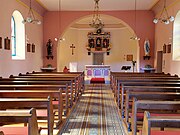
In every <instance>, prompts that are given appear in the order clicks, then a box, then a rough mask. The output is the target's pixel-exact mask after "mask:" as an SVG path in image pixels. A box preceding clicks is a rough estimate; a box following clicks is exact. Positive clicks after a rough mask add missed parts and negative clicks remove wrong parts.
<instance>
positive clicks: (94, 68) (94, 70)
mask: <svg viewBox="0 0 180 135" xmlns="http://www.w3.org/2000/svg"><path fill="white" fill-rule="evenodd" d="M91 78H104V79H105V83H106V84H109V83H110V65H86V66H85V83H86V84H90V80H91Z"/></svg>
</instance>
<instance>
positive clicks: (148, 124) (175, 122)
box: [140, 111, 180, 135]
mask: <svg viewBox="0 0 180 135" xmlns="http://www.w3.org/2000/svg"><path fill="white" fill-rule="evenodd" d="M152 127H160V128H162V127H168V128H169V127H170V128H178V129H180V116H151V115H150V113H149V112H148V111H145V112H144V120H143V128H142V133H141V134H140V135H164V134H166V135H179V134H180V130H178V131H177V130H175V131H173V130H171V131H168V130H166V131H158V130H153V129H151V128H152Z"/></svg>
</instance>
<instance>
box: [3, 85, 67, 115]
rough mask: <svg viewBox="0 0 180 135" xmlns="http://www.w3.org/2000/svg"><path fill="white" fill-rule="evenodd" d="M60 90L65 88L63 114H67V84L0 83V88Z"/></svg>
mask: <svg viewBox="0 0 180 135" xmlns="http://www.w3.org/2000/svg"><path fill="white" fill-rule="evenodd" d="M59 89H60V90H61V89H66V94H65V111H64V114H65V115H67V113H68V110H69V101H68V90H67V89H68V86H67V85H0V90H44V91H49V90H59Z"/></svg>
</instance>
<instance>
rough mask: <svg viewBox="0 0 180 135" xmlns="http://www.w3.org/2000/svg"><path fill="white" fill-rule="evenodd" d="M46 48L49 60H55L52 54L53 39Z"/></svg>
mask: <svg viewBox="0 0 180 135" xmlns="http://www.w3.org/2000/svg"><path fill="white" fill-rule="evenodd" d="M46 47H47V56H46V57H47V59H49V58H51V59H53V54H52V49H53V44H52V41H51V39H49V40H48V42H47V44H46Z"/></svg>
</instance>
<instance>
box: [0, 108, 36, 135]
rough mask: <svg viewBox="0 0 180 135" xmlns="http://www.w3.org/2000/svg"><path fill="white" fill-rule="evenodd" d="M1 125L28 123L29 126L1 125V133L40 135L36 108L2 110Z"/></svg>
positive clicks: (0, 112) (0, 115) (0, 113)
mask: <svg viewBox="0 0 180 135" xmlns="http://www.w3.org/2000/svg"><path fill="white" fill-rule="evenodd" d="M0 119H1V120H0V125H6V124H9V123H11V124H15V123H28V128H27V127H2V126H1V127H0V131H1V135H3V134H5V135H7V134H11V135H20V134H22V135H39V131H38V124H37V116H36V110H35V109H34V108H32V109H30V110H24V111H22V110H19V111H0Z"/></svg>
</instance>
